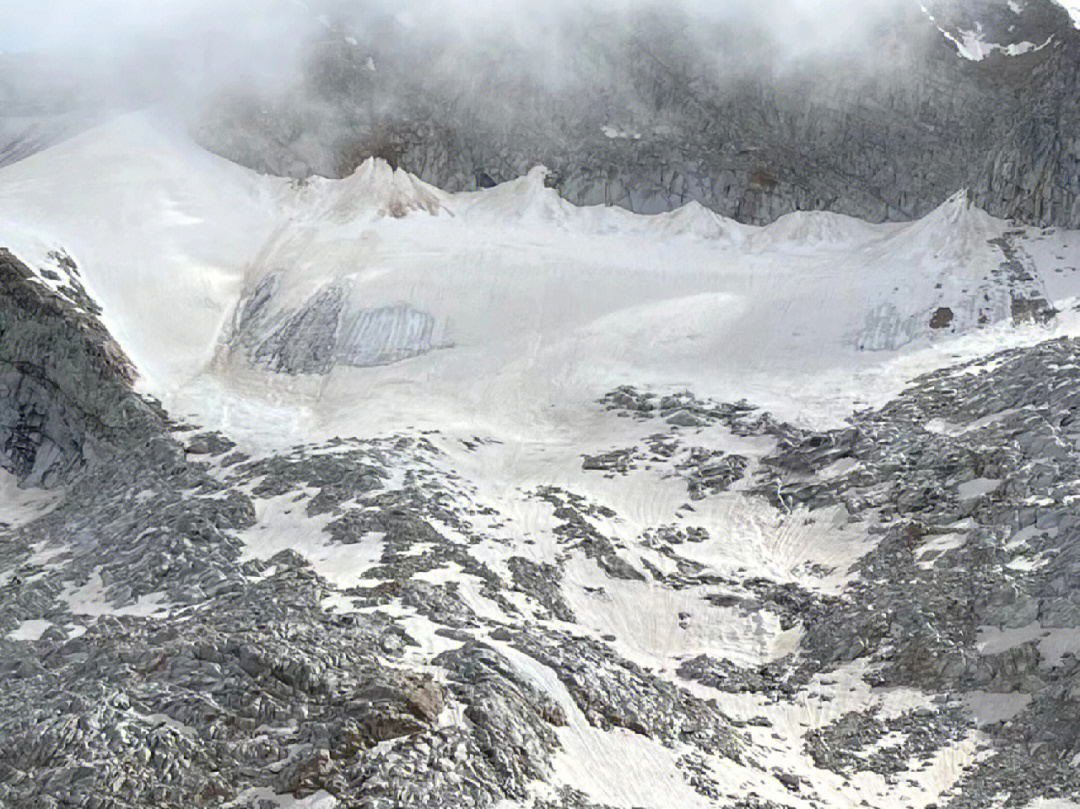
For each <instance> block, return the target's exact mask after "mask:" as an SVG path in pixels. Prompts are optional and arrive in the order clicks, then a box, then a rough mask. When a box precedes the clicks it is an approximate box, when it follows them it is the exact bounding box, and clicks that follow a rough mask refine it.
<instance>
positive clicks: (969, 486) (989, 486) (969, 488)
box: [956, 478, 1001, 500]
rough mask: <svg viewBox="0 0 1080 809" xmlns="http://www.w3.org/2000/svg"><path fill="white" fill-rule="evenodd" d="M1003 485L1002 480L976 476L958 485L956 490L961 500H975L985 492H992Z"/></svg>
mask: <svg viewBox="0 0 1080 809" xmlns="http://www.w3.org/2000/svg"><path fill="white" fill-rule="evenodd" d="M1000 485H1001V481H1000V480H994V479H991V478H975V479H974V480H967V481H964V482H963V483H961V484H960V485H959V486H957V487H956V492H957V494H958V495H959V497H960V499H961V500H973V499H974V498H976V497H982V496H983V495H984V494H990V493H991V492H994V491H997V488H998V487H999V486H1000Z"/></svg>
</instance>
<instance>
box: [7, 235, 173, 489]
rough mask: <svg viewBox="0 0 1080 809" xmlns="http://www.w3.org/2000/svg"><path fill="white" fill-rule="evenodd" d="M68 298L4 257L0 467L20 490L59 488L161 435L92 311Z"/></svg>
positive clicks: (120, 355)
mask: <svg viewBox="0 0 1080 809" xmlns="http://www.w3.org/2000/svg"><path fill="white" fill-rule="evenodd" d="M61 289H62V290H71V289H73V287H63V288H61ZM79 289H80V290H81V287H79ZM65 294H67V297H65V295H62V294H60V293H59V292H56V291H54V290H53V289H52V288H50V287H49V286H47V285H45V284H44V283H41V278H40V277H39V276H38V275H37V274H36V273H35V272H34V271H33V270H31V269H30V268H29V267H27V266H26V265H25V264H23V263H22V262H21V261H19V259H17V258H16V257H15V256H14V255H12V254H11V253H10V252H8V251H7V250H4V249H2V248H0V467H2V468H4V469H6V470H8V471H9V472H11V473H13V474H14V475H15V476H16V477H17V478H18V480H19V482H20V483H21V484H23V485H29V486H46V487H49V486H54V485H56V484H59V483H63V482H65V481H66V480H68V479H70V477H71V476H72V474H73V473H74V472H76V471H77V470H79V469H81V468H82V467H84V466H85V465H86V464H87V463H89V462H91V461H93V460H94V459H96V458H99V457H101V456H102V455H103V454H104V453H107V452H109V451H110V449H109V448H110V446H113V447H119V446H124V445H130V444H132V443H133V442H140V441H144V440H145V439H146V438H148V437H149V436H150V435H152V434H154V433H155V432H157V431H159V430H160V429H161V419H160V417H159V416H158V415H157V414H156V413H155V412H154V411H153V409H152V408H151V407H150V406H148V405H147V404H146V403H145V402H143V401H142V400H141V399H140V398H139V397H137V396H136V395H135V394H134V393H132V390H131V384H132V382H133V381H134V379H135V369H134V367H133V366H132V364H131V362H130V361H129V360H128V359H127V357H126V356H125V355H124V353H123V352H122V351H121V349H120V347H119V346H118V345H117V344H116V343H115V342H114V341H113V339H112V337H111V336H109V334H108V332H107V331H106V330H105V329H104V327H103V326H102V325H101V324H100V322H98V320H97V319H96V317H95V315H94V314H93V306H92V304H91V303H90V302H89V300H88V299H84V298H82V297H80V296H79V295H78V294H75V293H73V292H67V293H65ZM80 301H81V303H80ZM83 304H87V305H89V306H90V307H91V309H90V310H89V311H88V310H87V308H86V306H84V305H83Z"/></svg>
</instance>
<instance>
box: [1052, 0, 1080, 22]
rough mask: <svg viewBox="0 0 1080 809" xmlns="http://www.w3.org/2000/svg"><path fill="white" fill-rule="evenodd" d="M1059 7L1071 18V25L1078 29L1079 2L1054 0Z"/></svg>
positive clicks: (1079, 0) (1074, 0) (1079, 20)
mask: <svg viewBox="0 0 1080 809" xmlns="http://www.w3.org/2000/svg"><path fill="white" fill-rule="evenodd" d="M1054 2H1055V3H1057V4H1058V5H1059V6H1061V7H1062V8H1064V9H1065V10H1066V11H1068V12H1069V16H1071V17H1072V18H1073V25H1075V26H1076V27H1077V28H1080V0H1054Z"/></svg>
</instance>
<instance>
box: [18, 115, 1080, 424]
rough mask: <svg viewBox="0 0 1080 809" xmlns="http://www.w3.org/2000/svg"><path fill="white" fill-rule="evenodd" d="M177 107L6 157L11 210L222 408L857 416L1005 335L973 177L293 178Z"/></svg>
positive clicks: (425, 418) (200, 411)
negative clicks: (552, 181)
mask: <svg viewBox="0 0 1080 809" xmlns="http://www.w3.org/2000/svg"><path fill="white" fill-rule="evenodd" d="M167 131H168V129H167V127H166V126H164V125H163V124H162V122H160V121H155V119H154V117H153V116H152V115H150V114H141V115H134V116H128V117H126V118H123V119H120V120H117V121H114V122H112V123H110V124H107V125H105V126H103V127H100V128H98V129H96V130H93V131H91V132H88V133H85V134H84V135H81V136H80V137H78V138H76V139H73V140H71V141H69V142H67V143H64V144H62V145H61V146H59V147H56V148H54V149H50V150H47V151H45V152H42V153H40V154H38V155H35V156H34V157H32V158H30V159H28V160H25V161H22V162H20V163H17V164H15V165H13V166H10V167H7V168H6V169H4V170H2V171H0V182H2V184H0V218H2V221H3V223H4V225H3V233H4V236H5V239H6V240H7V242H8V243H9V244H11V246H12V247H13V248H14V249H15V250H16V253H17V254H22V255H24V256H26V257H27V258H28V259H30V260H31V262H33V261H34V260H39V259H40V257H41V256H43V254H44V252H45V251H47V250H50V249H54V248H56V247H63V248H65V249H67V250H68V251H69V252H70V253H71V255H72V256H73V257H74V258H75V260H76V261H77V262H78V263H79V264H80V266H82V267H83V268H84V270H85V279H86V283H87V284H88V286H89V287H90V289H91V292H92V294H94V295H95V296H97V298H98V299H99V300H100V302H101V303H102V305H103V308H104V314H103V318H104V322H105V323H106V324H107V325H108V326H109V327H110V329H111V330H112V331H113V333H114V334H116V335H117V337H118V339H119V340H120V341H121V343H122V344H123V345H124V347H125V348H126V350H127V351H128V352H129V354H130V355H131V356H132V357H133V358H134V360H135V362H136V363H137V364H138V365H139V367H140V369H141V371H142V373H143V375H144V381H143V384H144V386H145V389H146V390H147V391H149V392H152V393H154V394H155V395H157V396H159V397H160V398H162V400H163V401H164V402H165V403H166V404H167V405H172V406H179V407H181V409H182V411H183V412H185V413H187V414H189V415H192V416H193V417H196V418H198V419H199V420H200V421H202V422H204V423H216V419H218V418H221V417H222V415H221V414H222V413H223V412H224V405H222V404H221V403H222V402H224V401H225V400H227V398H228V397H229V396H230V395H232V394H231V393H230V390H231V389H232V388H233V385H234V382H235V381H236V379H238V378H240V377H242V378H243V379H244V380H245V381H244V383H243V386H242V395H243V396H245V397H247V396H248V394H249V392H250V390H251V389H252V387H251V377H252V376H255V377H257V382H258V385H256V387H257V388H260V389H264V390H265V391H267V392H268V395H270V396H272V397H273V398H275V399H280V397H281V396H286V397H288V396H290V395H292V394H290V393H288V392H289V391H294V392H296V393H297V394H298V395H299V394H301V393H302V394H304V395H303V397H302V399H300V400H297V402H296V404H297V405H298V406H302V407H303V408H304V409H305V412H310V413H312V414H313V415H314V416H315V417H317V418H318V419H323V418H324V417H325V418H326V419H329V420H335V419H337V418H338V416H337V414H338V412H339V411H340V403H341V402H342V401H344V400H348V401H353V400H354V399H355V397H356V396H357V395H360V396H361V399H362V401H363V402H364V403H365V405H366V406H365V408H364V411H365V412H366V413H368V414H380V415H371V416H370V417H371V418H373V419H374V420H375V421H376V422H377V424H378V426H380V427H386V428H391V427H395V426H403V425H405V424H406V423H408V424H410V425H412V426H416V425H418V424H421V423H426V424H438V423H444V422H445V421H446V420H447V419H453V418H456V417H458V416H466V417H467V418H469V419H474V418H478V417H483V418H490V419H497V418H502V417H504V416H507V415H508V414H512V416H511V418H514V419H524V420H525V422H526V423H530V422H531V421H533V420H535V419H543V418H544V417H543V416H542V414H543V413H544V412H546V411H547V410H549V409H550V408H551V407H552V406H554V407H555V408H556V409H558V408H561V407H563V406H571V407H573V406H576V404H578V403H579V402H580V401H583V400H588V399H591V398H595V397H596V396H597V395H599V394H600V393H602V392H603V391H604V390H607V389H609V388H610V387H611V386H613V385H615V384H621V383H631V382H633V383H649V384H652V385H656V386H658V387H672V386H690V387H693V388H694V389H695V390H698V391H700V392H702V393H708V394H711V395H717V396H723V397H738V396H743V395H753V396H755V397H756V399H757V400H758V401H761V402H762V403H764V404H768V405H770V406H772V407H782V406H783V405H784V404H785V400H787V403H788V405H789V407H788V410H787V411H786V413H785V414H786V415H793V416H794V415H799V414H798V413H796V412H794V410H805V409H806V408H807V407H808V403H809V402H813V401H815V400H817V401H818V403H819V404H820V405H821V406H820V407H818V408H816V412H817V413H818V415H821V416H826V417H828V416H830V415H831V416H832V417H834V418H837V417H842V415H843V414H844V413H845V412H846V411H847V409H848V408H849V407H850V405H851V404H852V403H853V402H854V401H856V400H859V399H861V398H862V397H863V396H864V395H865V394H866V393H869V392H872V390H873V385H874V384H876V383H875V382H874V381H873V380H875V379H878V380H879V381H881V380H883V379H884V378H885V377H886V376H888V374H889V373H891V372H888V371H887V369H888V368H889V367H890V363H891V362H892V361H894V360H895V359H896V358H897V354H896V353H895V352H897V351H898V350H901V349H903V350H904V351H905V352H907V353H910V352H912V351H927V350H929V351H931V353H933V347H934V346H938V347H939V348H940V347H941V346H944V345H945V344H946V343H947V342H948V341H950V340H954V339H956V338H960V337H964V336H965V335H967V336H966V337H965V340H966V341H967V343H971V342H976V343H977V342H980V341H981V340H984V339H985V338H986V337H987V335H989V334H990V331H988V330H987V328H989V329H993V328H994V327H997V326H999V325H1001V324H1002V323H1004V322H1005V321H1008V320H1009V319H1010V317H1011V314H1012V313H1011V309H1010V301H1011V296H1012V295H1014V293H1015V290H1014V287H1016V285H1017V284H1018V283H1019V281H1017V280H1016V279H1014V278H1009V277H1006V276H1007V275H1008V274H1007V273H1005V274H1004V275H1003V271H1002V265H1003V262H1005V261H1006V259H1007V257H1006V256H1005V255H1003V253H1002V248H1001V247H1000V246H999V245H996V244H992V243H991V241H992V240H994V239H1001V238H1002V236H1003V234H1004V233H1005V231H1006V230H1007V229H1008V225H1007V224H1006V223H1003V222H1000V221H997V220H994V219H992V218H990V217H988V216H986V215H985V214H983V213H982V212H980V211H978V210H977V209H975V208H973V207H972V206H971V205H970V204H968V203H967V201H966V197H965V196H964V195H959V196H957V197H955V198H953V199H951V200H949V201H947V202H946V203H944V204H943V205H942V207H941V208H940V209H939V210H937V211H935V212H933V213H932V214H930V215H929V216H928V217H926V218H925V219H923V220H920V221H918V222H914V223H911V224H909V225H883V226H870V225H865V224H863V223H860V222H858V221H856V220H852V219H848V218H846V217H842V216H838V215H834V214H823V213H797V214H791V215H789V216H785V217H782V218H781V219H780V220H778V221H777V222H776V223H774V224H772V225H770V226H768V227H765V228H759V229H755V228H748V227H745V226H742V225H738V224H737V223H734V222H731V221H728V220H724V219H722V218H721V217H718V216H716V215H715V214H713V213H712V212H710V211H708V210H706V209H704V208H702V207H701V206H699V205H697V204H691V205H688V206H687V207H685V208H683V209H680V210H679V211H676V212H674V213H671V214H664V215H659V216H639V215H634V214H630V213H627V212H626V211H623V210H621V209H615V208H604V207H596V208H575V207H574V206H572V205H569V204H568V203H566V202H565V201H563V200H562V199H560V198H559V196H558V194H557V192H556V191H555V190H554V189H552V188H548V187H546V184H545V176H546V173H545V171H544V170H542V169H537V170H535V171H533V172H531V173H530V174H529V175H527V176H525V177H522V178H520V179H518V180H515V181H512V182H510V183H506V184H503V185H501V186H497V187H495V188H492V189H488V190H484V191H479V192H474V193H467V194H460V195H448V194H444V193H442V192H440V191H438V190H437V189H434V188H431V187H430V186H426V185H425V184H423V183H421V182H420V181H418V180H416V179H415V178H412V177H410V176H409V175H406V174H405V173H404V172H401V171H393V170H391V169H390V167H389V166H387V165H386V164H384V163H379V162H377V161H368V162H367V163H365V164H364V165H362V166H361V167H360V169H358V171H357V172H356V174H355V175H354V176H352V177H349V178H346V179H344V180H340V181H329V180H313V181H310V182H307V183H302V184H298V183H290V182H287V181H282V180H278V179H273V178H268V177H260V176H257V175H254V174H251V173H249V172H246V171H244V170H242V169H240V168H238V167H236V166H234V165H232V164H229V163H227V162H225V161H222V160H219V159H217V158H214V157H212V156H210V155H208V154H206V153H204V152H201V151H200V150H198V149H197V148H195V147H194V146H192V145H191V144H190V143H188V142H186V141H185V140H183V139H181V138H178V137H175V136H172V135H169V134H166V132H167ZM1026 235H1027V234H1026V232H1023V233H1017V234H1016V238H1017V239H1019V240H1021V241H1023V240H1024V239H1025V238H1026ZM1025 268H1026V269H1025V271H1026V273H1027V275H1028V276H1030V279H1029V281H1027V282H1024V283H1025V287H1024V294H1025V295H1027V296H1030V297H1035V296H1037V295H1039V294H1042V293H1041V290H1040V284H1041V279H1042V276H1043V275H1045V274H1046V273H1048V272H1050V271H1051V270H1052V269H1054V268H1051V267H1045V268H1040V267H1036V266H1034V264H1033V263H1032V262H1030V261H1029V262H1028V264H1027V265H1025ZM1072 275H1073V271H1069V272H1068V273H1067V274H1066V275H1064V276H1063V277H1057V278H1055V279H1054V280H1055V292H1056V294H1057V295H1058V296H1059V297H1064V296H1065V295H1071V294H1074V290H1073V286H1072V283H1071V280H1070V279H1071V277H1072ZM1078 286H1080V285H1078ZM257 296H262V298H260V299H259V300H258V304H259V306H258V307H257V309H258V311H256V309H254V308H252V302H253V301H254V300H255V297H257ZM165 302H167V305H162V304H163V303H165ZM939 309H947V310H949V312H951V317H950V316H949V315H948V314H946V313H942V314H940V315H938V319H937V320H936V321H934V326H935V327H931V321H933V320H934V317H935V313H937V312H938V310H939ZM245 312H246V313H247V315H248V320H247V321H244V318H243V316H244V314H245ZM822 312H828V317H822V316H821V315H822ZM254 315H258V317H254ZM305 324H306V325H305ZM319 329H321V330H322V331H321V332H319ZM300 332H304V333H305V334H306V337H302V338H301V337H298V334H299V333H300ZM313 334H318V337H317V339H316V338H313V337H312V335H313ZM297 339H306V340H308V341H309V344H308V345H306V346H299V347H298V346H297V345H295V341H296V340H297ZM994 339H997V338H994ZM312 340H314V342H313V343H312ZM337 341H344V342H343V344H342V345H341V346H337V347H335V345H336V343H337ZM967 343H963V342H962V343H961V345H963V344H967ZM215 347H216V348H215ZM215 351H216V354H217V360H216V362H213V363H211V358H212V357H213V356H214V354H215ZM938 353H941V352H940V351H939V352H938ZM324 355H325V356H324ZM942 356H944V354H942ZM283 357H285V358H286V359H283ZM312 357H314V358H315V359H310V358H312ZM928 357H929V355H928ZM305 358H308V359H305ZM397 359H403V360H405V361H403V362H394V360H397ZM928 361H930V362H933V361H934V360H929V359H928ZM388 363H389V364H388ZM275 368H276V369H278V370H279V371H280V370H281V369H290V370H292V371H293V372H296V371H298V370H307V371H315V370H317V371H318V373H317V374H312V373H291V374H288V373H287V374H284V375H283V374H281V373H278V372H275V371H273V370H270V371H267V370H266V369H275ZM867 375H869V376H867ZM313 376H317V377H318V378H317V379H315V378H313ZM823 380H828V381H827V382H824V383H823ZM856 380H858V381H856ZM823 384H824V385H825V386H827V388H828V390H827V391H823V390H821V387H822V386H823ZM891 387H895V385H893V386H891ZM405 390H412V391H414V392H416V393H417V394H420V393H422V394H423V395H417V396H410V397H403V396H401V395H400V394H401V393H402V392H403V391H405ZM792 390H798V391H799V392H800V396H799V401H798V403H796V402H794V401H791V400H790V392H791V391H792ZM315 391H318V396H317V397H316V398H312V396H314V392H315ZM824 398H827V399H828V400H832V401H831V403H830V401H821V400H822V399H824ZM397 400H405V401H409V402H414V403H415V404H410V406H409V412H407V413H405V412H401V411H400V410H399V406H398V405H391V401H397ZM511 403H513V404H512V405H511ZM522 408H524V409H522ZM418 409H419V410H424V411H425V412H417V410H418ZM214 410H216V412H212V411H214ZM529 411H531V412H529ZM527 412H529V414H528V415H526V413H527ZM814 412H815V410H814V409H811V410H810V411H807V412H805V415H806V416H810V415H811V414H812V413H814ZM399 417H400V419H399ZM396 419H397V420H398V421H397V423H396V424H395V423H392V422H394V421H395V420H396ZM223 426H228V425H223ZM335 426H336V427H340V426H341V425H335ZM361 426H362V425H359V424H357V425H354V427H355V428H357V429H358V428H360V427H361ZM283 439H284V436H283Z"/></svg>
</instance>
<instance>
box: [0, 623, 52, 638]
mask: <svg viewBox="0 0 1080 809" xmlns="http://www.w3.org/2000/svg"><path fill="white" fill-rule="evenodd" d="M50 626H52V621H45V620H42V619H40V618H30V619H28V620H26V621H22V622H21V623H20V624H19V625H18V626H17V627H16V628H15V629H13V630H11V631H10V632H8V634H7V637H8V639H10V640H37V639H38V638H40V637H41V633H42V632H44V631H45V630H46V629H48V628H49V627H50Z"/></svg>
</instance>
